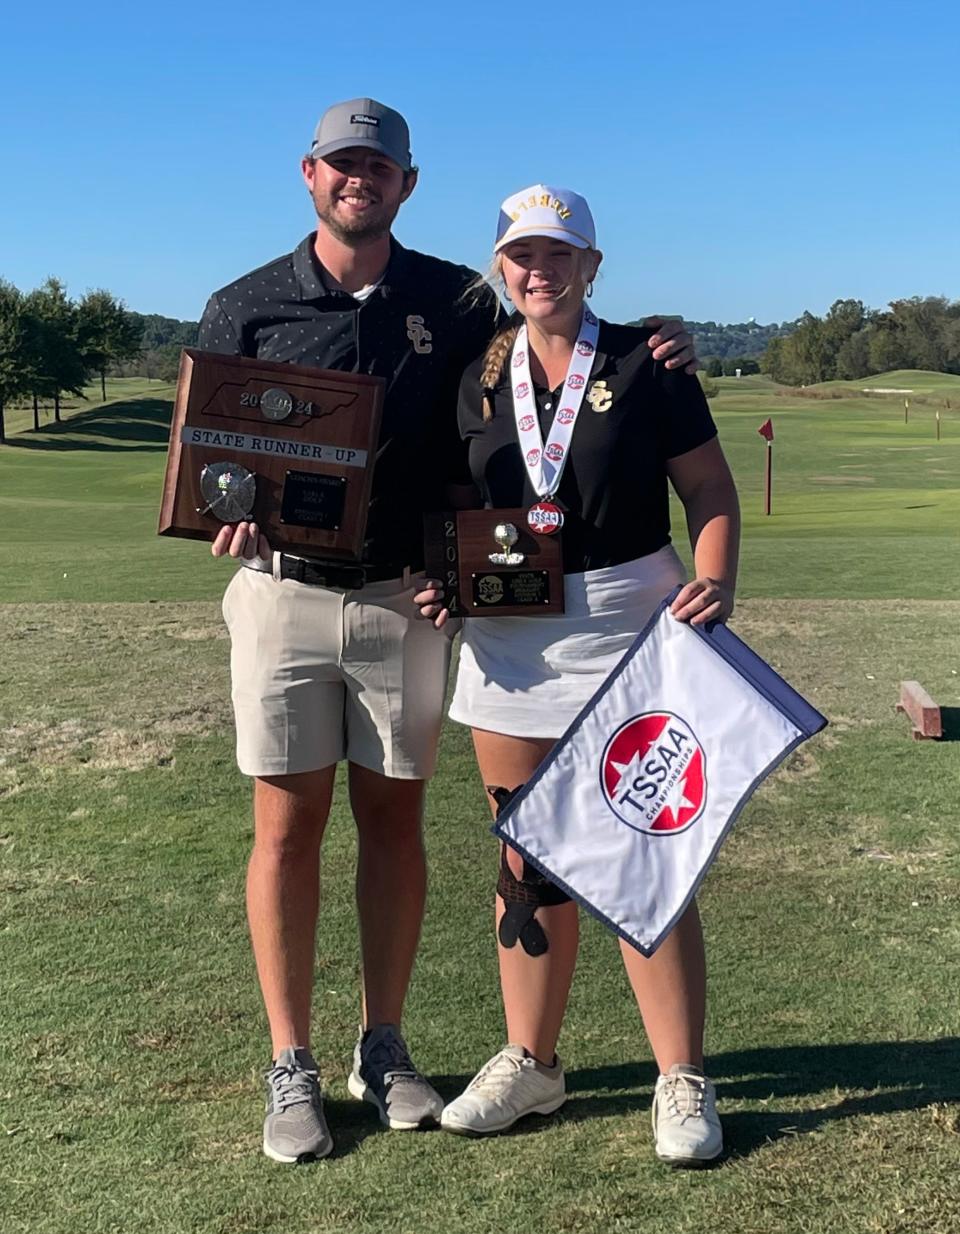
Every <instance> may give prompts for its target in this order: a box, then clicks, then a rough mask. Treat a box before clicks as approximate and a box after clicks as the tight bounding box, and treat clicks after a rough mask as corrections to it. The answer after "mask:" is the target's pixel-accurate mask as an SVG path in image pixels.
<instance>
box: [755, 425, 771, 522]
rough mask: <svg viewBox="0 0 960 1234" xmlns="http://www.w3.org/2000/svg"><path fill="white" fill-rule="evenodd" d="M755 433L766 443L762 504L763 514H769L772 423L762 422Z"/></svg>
mask: <svg viewBox="0 0 960 1234" xmlns="http://www.w3.org/2000/svg"><path fill="white" fill-rule="evenodd" d="M757 432H758V433H759V434H760V436H761V437H762V438H763V439H764V441H765V442H766V443H767V482H766V500H765V502H764V511H763V512H764V514H769V513H770V498H771V495H772V493H773V421H772V420H764V422H763V424H761V425H760V427H759V428H758V429H757Z"/></svg>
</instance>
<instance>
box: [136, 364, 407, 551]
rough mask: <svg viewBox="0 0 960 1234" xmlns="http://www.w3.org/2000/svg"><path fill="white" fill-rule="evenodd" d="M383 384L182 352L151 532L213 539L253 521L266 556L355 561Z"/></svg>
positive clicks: (297, 367)
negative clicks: (274, 552) (228, 526)
mask: <svg viewBox="0 0 960 1234" xmlns="http://www.w3.org/2000/svg"><path fill="white" fill-rule="evenodd" d="M384 384H385V383H384V381H383V379H382V378H381V377H368V376H366V375H365V374H361V373H338V372H333V371H328V370H327V369H318V368H307V367H306V366H304V365H300V364H281V363H277V362H276V361H274V360H254V359H247V358H246V357H243V356H221V355H217V354H216V353H215V352H209V351H198V350H196V349H194V348H187V349H186V350H185V351H184V352H183V355H182V356H181V360H180V380H179V384H178V386H177V397H176V403H175V404H174V411H173V423H172V424H171V426H170V451H169V454H168V456H167V471H166V476H165V477H164V482H163V502H162V505H161V510H160V525H159V527H158V531H159V534H160V535H162V536H182V537H185V538H186V539H189V540H212V539H213V538H214V536H215V535H216V533H217V532H218V531H219V529H220V528H221V527H222V526H223V524H224V523H231V522H239V521H241V519H244V518H251V519H253V520H254V521H255V522H256V523H257V524H258V526H259V527H260V529H261V530H262V531H263V533H264V535H266V537H267V539H268V540H269V541H270V547H271V548H275V549H283V550H286V551H289V552H293V553H302V554H303V555H304V556H307V557H317V558H326V559H329V560H332V561H358V560H361V559H362V557H363V546H364V535H365V532H366V526H367V513H368V510H369V507H370V485H371V482H372V479H373V464H374V461H375V459H376V453H377V443H378V440H379V435H380V420H381V415H382V409H383V392H384ZM247 473H252V474H253V479H252V481H251V480H250V479H249V478H246V477H247ZM218 485H220V487H219V488H218ZM233 494H236V495H233ZM251 495H252V500H248V499H249V498H251ZM211 496H212V500H211ZM245 501H246V504H244V502H245ZM247 506H249V514H246V513H240V511H241V510H245V509H247Z"/></svg>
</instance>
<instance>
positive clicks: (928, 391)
mask: <svg viewBox="0 0 960 1234" xmlns="http://www.w3.org/2000/svg"><path fill="white" fill-rule="evenodd" d="M807 389H808V390H814V391H816V390H824V391H826V390H851V391H856V392H858V393H869V394H902V395H908V394H915V395H930V396H932V397H934V398H951V397H952V398H956V399H957V400H958V401H960V376H957V375H956V374H955V373H935V372H931V371H930V370H929V369H917V368H898V369H889V370H888V371H887V372H886V373H871V375H870V376H869V377H858V378H856V380H854V381H820V382H817V383H816V384H815V385H810V386H808V387H807Z"/></svg>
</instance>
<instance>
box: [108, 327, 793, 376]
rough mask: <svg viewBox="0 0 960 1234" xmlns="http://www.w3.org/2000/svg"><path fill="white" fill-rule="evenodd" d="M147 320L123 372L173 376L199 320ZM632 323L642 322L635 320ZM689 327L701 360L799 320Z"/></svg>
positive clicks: (759, 343) (748, 350)
mask: <svg viewBox="0 0 960 1234" xmlns="http://www.w3.org/2000/svg"><path fill="white" fill-rule="evenodd" d="M131 316H133V317H135V318H137V320H138V321H142V322H143V352H144V354H143V357H142V358H141V359H140V360H135V361H131V362H130V363H128V364H125V365H122V366H121V368H120V369H119V373H120V375H121V376H124V377H133V376H143V377H158V376H161V375H162V376H165V377H166V376H169V373H170V371H173V372H175V371H176V357H177V356H179V354H180V348H181V347H196V345H197V329H198V325H199V323H198V322H196V321H177V319H176V318H174V317H160V316H159V315H158V314H156V313H132V314H131ZM630 324H631V325H636V324H638V323H637V322H631V323H630ZM686 324H687V329H688V330H689V331H690V332H691V334H692V335H693V337H694V340H695V342H696V346H697V355H698V356H699V358H700V360H701V361H707V360H709V359H710V358H711V357H712V356H716V357H718V358H719V359H721V360H725V359H734V358H736V359H740V358H748V357H758V356H761V355H762V354H763V353H764V351H765V350H766V347H767V343H768V342H769V341H770V339H772V338H781V337H784V336H786V335H788V334H790V333H791V332H792V331H793V330H795V329H796V326H797V323H796V322H794V321H785V322H783V323H782V324H779V325H778V324H777V323H776V322H771V323H770V325H767V326H763V325H760V324H759V323H758V322H755V321H743V322H737V323H734V324H730V325H722V324H719V323H718V322H715V321H688V322H687V323H686Z"/></svg>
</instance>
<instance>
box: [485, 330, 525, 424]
mask: <svg viewBox="0 0 960 1234" xmlns="http://www.w3.org/2000/svg"><path fill="white" fill-rule="evenodd" d="M521 324H522V319H521V317H520V314H519V313H513V314H512V315H511V317H510V319H509V321H508V322H507V323H506V325H504V326H501V327H500V329H499V330H498V331H497V333H496V334H495V335H494V336H493V338H492V339H491V340H490V343H489V345H488V347H487V350H486V352H485V353H484V357H483V372H482V373H481V374H480V388H481V389H482V390H483V418H484V420H485V421H489V420H492V419H493V395H494V391H495V389H496V387H497V383H498V382H499V381H500V378H501V377H502V376H503V366H504V365H505V364H506V362H507V356H509V354H510V352H511V351H512V350H513V344H514V343H515V342H516V339H517V334H518V333H519V332H520V326H521Z"/></svg>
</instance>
